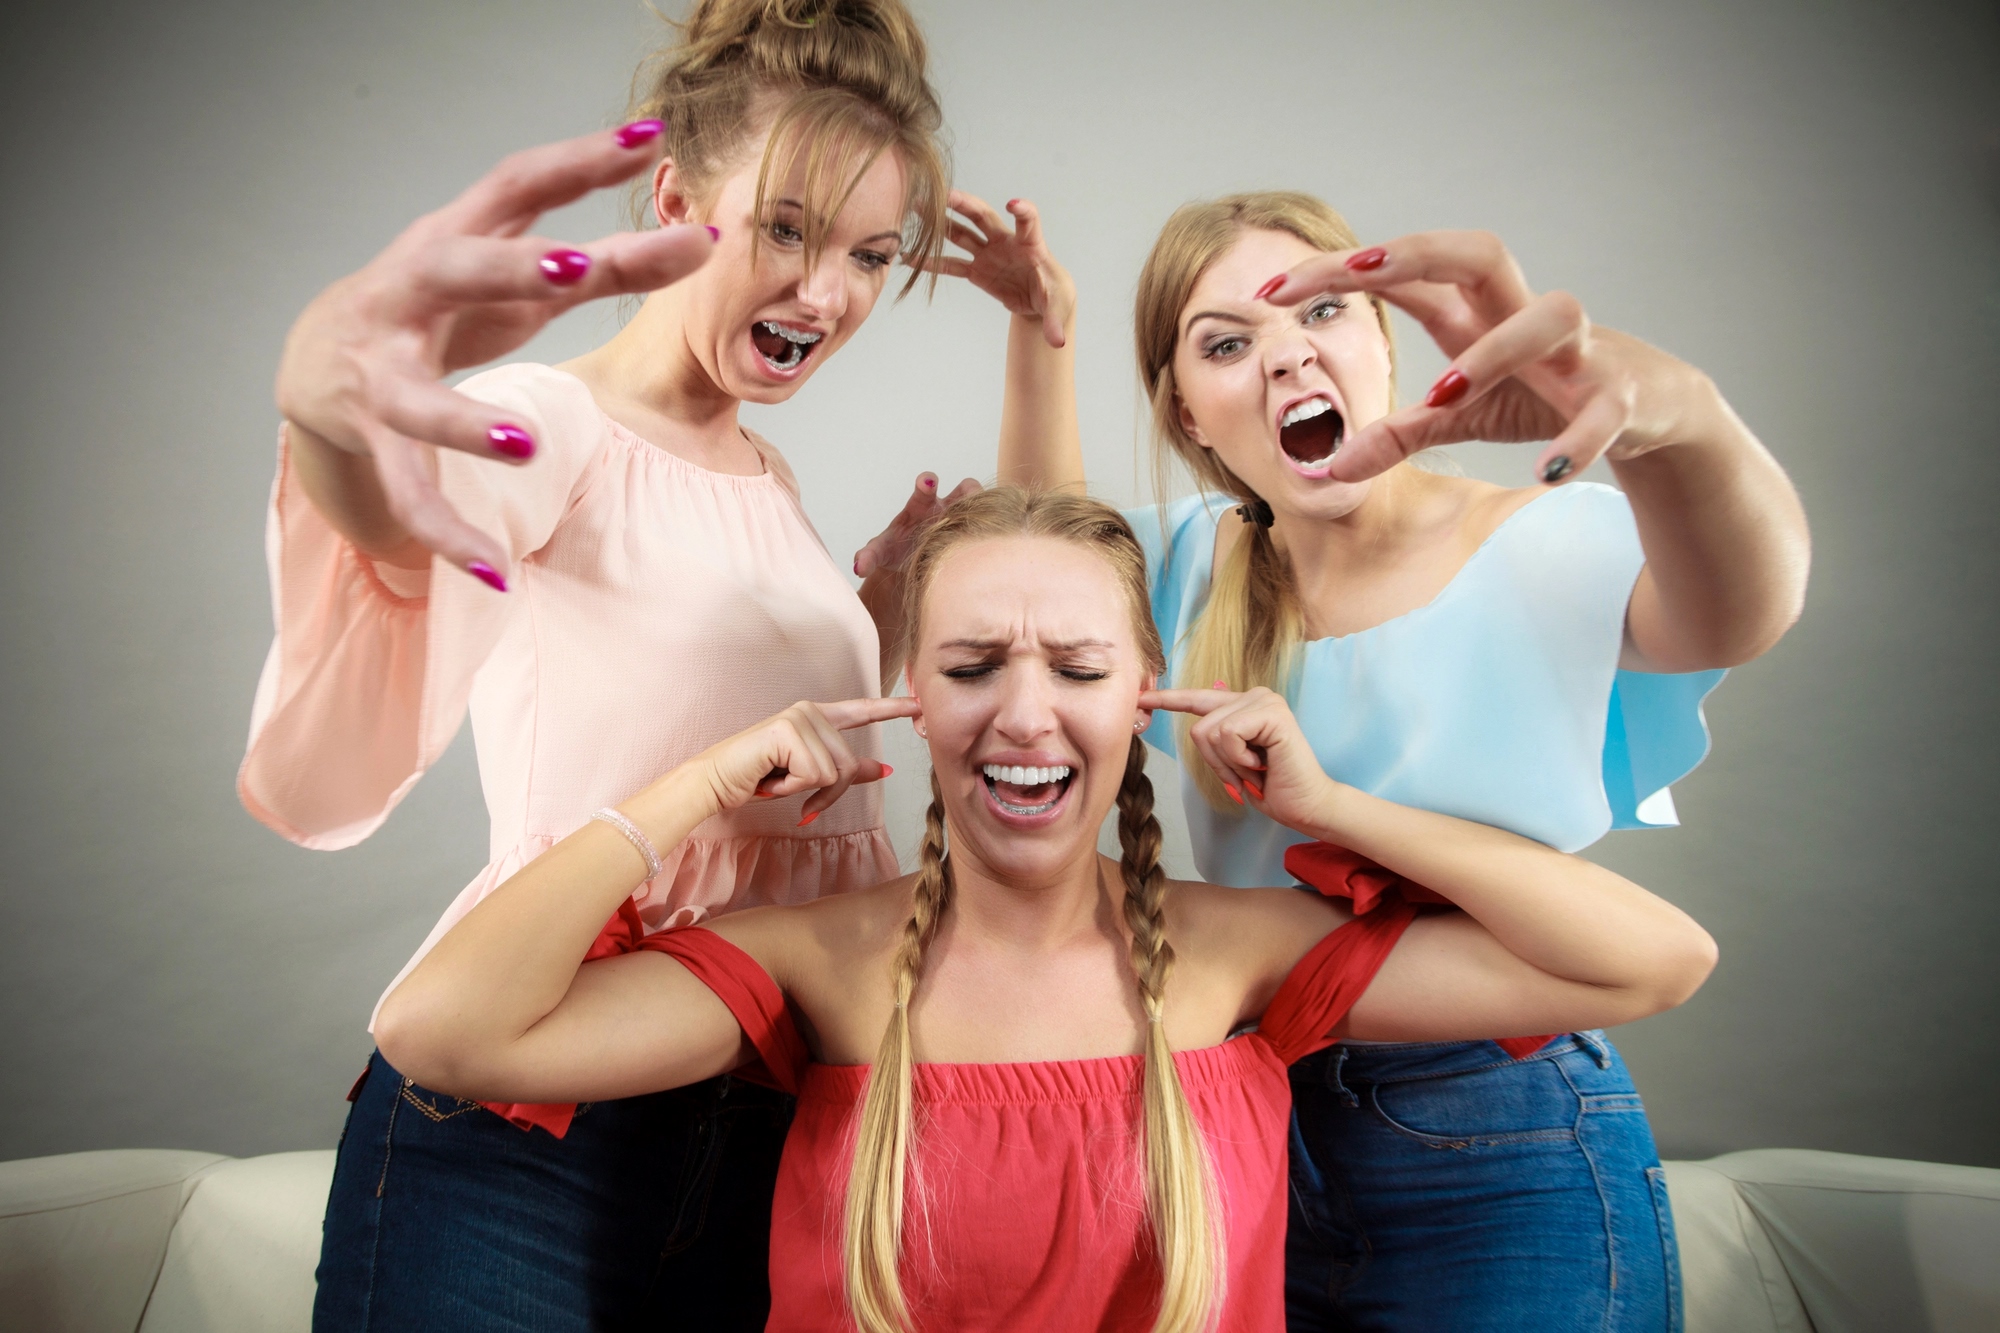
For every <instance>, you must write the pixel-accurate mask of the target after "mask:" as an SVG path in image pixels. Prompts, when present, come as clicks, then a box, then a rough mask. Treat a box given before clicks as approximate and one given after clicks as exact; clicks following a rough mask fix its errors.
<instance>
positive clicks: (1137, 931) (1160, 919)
mask: <svg viewBox="0 0 2000 1333" xmlns="http://www.w3.org/2000/svg"><path fill="white" fill-rule="evenodd" d="M1160 843H1161V835H1160V821H1159V820H1158V819H1156V818H1154V816H1153V783H1152V779H1150V778H1148V777H1147V776H1146V745H1145V742H1143V741H1141V740H1140V739H1139V738H1138V737H1136V736H1134V737H1133V738H1132V749H1131V752H1130V755H1129V756H1128V757H1127V759H1126V761H1125V778H1124V781H1123V782H1122V783H1120V784H1119V788H1118V846H1119V849H1120V851H1121V852H1122V853H1123V855H1122V857H1121V859H1120V861H1119V865H1118V868H1119V870H1120V871H1121V872H1122V873H1123V876H1124V879H1125V925H1126V928H1127V929H1129V930H1130V931H1131V932H1132V971H1133V972H1134V973H1136V974H1137V975H1138V978H1139V998H1140V1001H1141V1002H1142V1003H1143V1004H1144V1005H1145V1010H1146V1082H1145V1141H1146V1211H1147V1215H1148V1216H1149V1217H1150V1218H1151V1220H1152V1224H1153V1235H1154V1238H1155V1241H1156V1243H1157V1244H1158V1246H1159V1251H1160V1272H1161V1278H1162V1282H1161V1291H1160V1314H1159V1318H1158V1319H1156V1320H1155V1321H1154V1323H1153V1333H1199V1330H1203V1329H1206V1328H1208V1327H1209V1326H1210V1324H1212V1323H1213V1322H1214V1318H1215V1313H1216V1311H1218V1310H1219V1309H1220V1308H1221V1306H1222V1295H1223V1285H1224V1280H1223V1273H1222V1268H1221V1264H1220V1262H1219V1260H1220V1258H1221V1255H1222V1253H1223V1250H1224V1241H1223V1238H1222V1236H1221V1234H1220V1227H1219V1222H1220V1212H1221V1210H1220V1209H1219V1208H1218V1207H1217V1204H1216V1191H1215V1179H1214V1175H1213V1172H1212V1170H1211V1168H1210V1165H1209V1160H1208V1148H1207V1145H1206V1143H1205V1142H1204V1141H1203V1139H1202V1135H1201V1126H1199V1125H1197V1124H1196V1123H1195V1119H1194V1112H1193V1110H1192V1109H1191V1108H1190V1107H1189V1106H1188V1100H1187V1092H1186V1090H1185V1089H1183V1088H1182V1086H1181V1077H1180V1070H1179V1069H1178V1068H1176V1067H1175V1065H1174V1055H1173V1051H1172V1050H1171V1049H1170V1048H1169V1047H1168V1046H1167V1027H1166V1023H1165V1021H1164V1004H1165V1000H1166V991H1167V978H1168V977H1169V976H1170V975H1171V974H1172V972H1173V968H1174V946H1173V945H1171V944H1169V943H1168V942H1167V928H1166V892H1167V877H1166V874H1165V872H1163V871H1162V870H1161V869H1160Z"/></svg>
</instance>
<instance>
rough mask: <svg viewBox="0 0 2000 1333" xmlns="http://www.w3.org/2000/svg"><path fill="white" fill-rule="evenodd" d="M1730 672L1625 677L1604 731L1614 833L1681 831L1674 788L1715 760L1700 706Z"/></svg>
mask: <svg viewBox="0 0 2000 1333" xmlns="http://www.w3.org/2000/svg"><path fill="white" fill-rule="evenodd" d="M1728 674H1729V673H1728V672H1727V671H1690V672H1686V673H1683V674H1679V675H1660V674H1656V673H1653V672H1647V671H1624V670H1621V671H1619V673H1618V675H1617V677H1616V678H1615V679H1614V680H1613V682H1612V686H1611V709H1610V712H1609V714H1608V716H1607V717H1606V720H1605V728H1604V795H1605V799H1606V800H1608V801H1609V802H1610V803H1611V827H1612V828H1614V829H1640V828H1668V827H1672V826H1673V825H1676V824H1679V823H1680V822H1681V821H1680V816H1679V815H1678V814H1676V813H1675V811H1674V794H1673V792H1671V791H1669V790H1668V788H1669V787H1670V786H1671V785H1672V784H1674V783H1676V782H1679V781H1680V780H1681V779H1682V778H1684V777H1686V776H1687V775H1688V774H1689V773H1691V772H1693V771H1694V768H1695V766H1696V765H1697V764H1699V763H1701V761H1702V760H1703V759H1705V758H1707V757H1708V719H1707V718H1705V717H1703V716H1702V711H1701V704H1702V700H1704V699H1706V698H1707V697H1708V695H1709V692H1710V691H1711V690H1713V689H1714V688H1715V687H1716V686H1717V685H1720V684H1721V683H1722V678H1723V677H1724V676H1726V675H1728Z"/></svg>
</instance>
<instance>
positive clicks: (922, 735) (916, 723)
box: [910, 718, 931, 741]
mask: <svg viewBox="0 0 2000 1333" xmlns="http://www.w3.org/2000/svg"><path fill="white" fill-rule="evenodd" d="M910 726H911V727H913V728H915V730H916V733H917V739H918V740H920V741H927V740H929V739H930V738H931V734H930V733H929V732H928V731H925V730H924V720H923V719H922V718H916V719H914V720H912V721H911V723H910Z"/></svg>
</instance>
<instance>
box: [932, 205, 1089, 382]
mask: <svg viewBox="0 0 2000 1333" xmlns="http://www.w3.org/2000/svg"><path fill="white" fill-rule="evenodd" d="M948 202H949V204H950V205H951V209H952V212H953V213H955V214H957V215H958V216H955V217H952V218H951V219H950V220H949V222H950V228H949V231H948V232H947V236H948V238H949V239H950V241H951V243H952V244H953V245H956V246H958V247H960V248H961V249H964V250H965V251H967V252H968V253H969V256H970V257H969V258H965V259H960V258H958V257H956V256H954V255H942V256H940V257H939V258H937V259H936V260H933V261H931V262H930V263H927V264H924V265H922V266H921V267H922V268H923V269H924V271H925V272H927V273H942V274H944V275H945V276H947V277H952V278H964V279H965V280H966V281H967V282H969V283H971V284H972V285H973V286H975V287H977V288H978V289H979V290H980V291H982V292H985V293H986V294H987V295H988V296H990V297H992V298H993V299H994V300H996V301H998V302H999V303H1000V304H1001V305H1003V306H1005V307H1007V310H1008V313H1010V314H1014V315H1019V316H1021V317H1023V318H1025V319H1032V320H1037V321H1039V322H1040V323H1041V326H1042V337H1043V338H1044V339H1045V340H1046V341H1047V342H1048V344H1049V346H1051V347H1061V346H1063V345H1064V344H1065V343H1067V342H1068V341H1069V323H1070V318H1071V316H1073V315H1074V314H1075V313H1076V284H1075V283H1074V282H1072V281H1071V280H1070V276H1069V271H1068V270H1067V269H1065V268H1064V267H1063V266H1062V265H1061V264H1058V263H1057V262H1056V258H1055V256H1054V255H1053V254H1051V253H1050V251H1049V246H1048V242H1047V240H1046V239H1045V238H1044V237H1043V235H1042V219H1041V214H1040V213H1039V212H1037V211H1036V209H1035V206H1034V205H1033V204H1031V203H1029V202H1028V201H1027V200H1025V199H1009V200H1008V201H1007V213H1008V214H1011V215H1012V217H1011V219H1010V218H1009V217H1008V216H1006V215H1003V214H1002V213H1001V212H1000V210H998V209H996V208H994V207H993V205H991V204H989V203H987V202H986V201H985V200H983V199H980V198H979V197H977V196H976V195H970V194H967V193H966V192H965V191H963V190H953V191H952V192H951V197H950V199H949V200H948Z"/></svg>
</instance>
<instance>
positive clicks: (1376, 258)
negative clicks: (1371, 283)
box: [1347, 245, 1389, 273]
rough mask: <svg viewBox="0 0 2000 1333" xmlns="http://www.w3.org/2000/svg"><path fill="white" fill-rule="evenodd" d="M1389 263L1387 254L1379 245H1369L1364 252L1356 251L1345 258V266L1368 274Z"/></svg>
mask: <svg viewBox="0 0 2000 1333" xmlns="http://www.w3.org/2000/svg"><path fill="white" fill-rule="evenodd" d="M1388 262H1389V252H1388V251H1387V250H1384V249H1383V248H1382V247H1381V246H1379V245H1371V246H1369V247H1368V248H1367V249H1366V250H1357V251H1356V252H1355V253H1353V254H1351V255H1349V256H1348V257H1347V266H1348V267H1349V268H1351V269H1357V270H1359V271H1360V272H1363V273H1368V272H1371V271H1373V270H1375V269H1378V268H1380V267H1382V265H1384V264H1386V263H1388Z"/></svg>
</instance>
